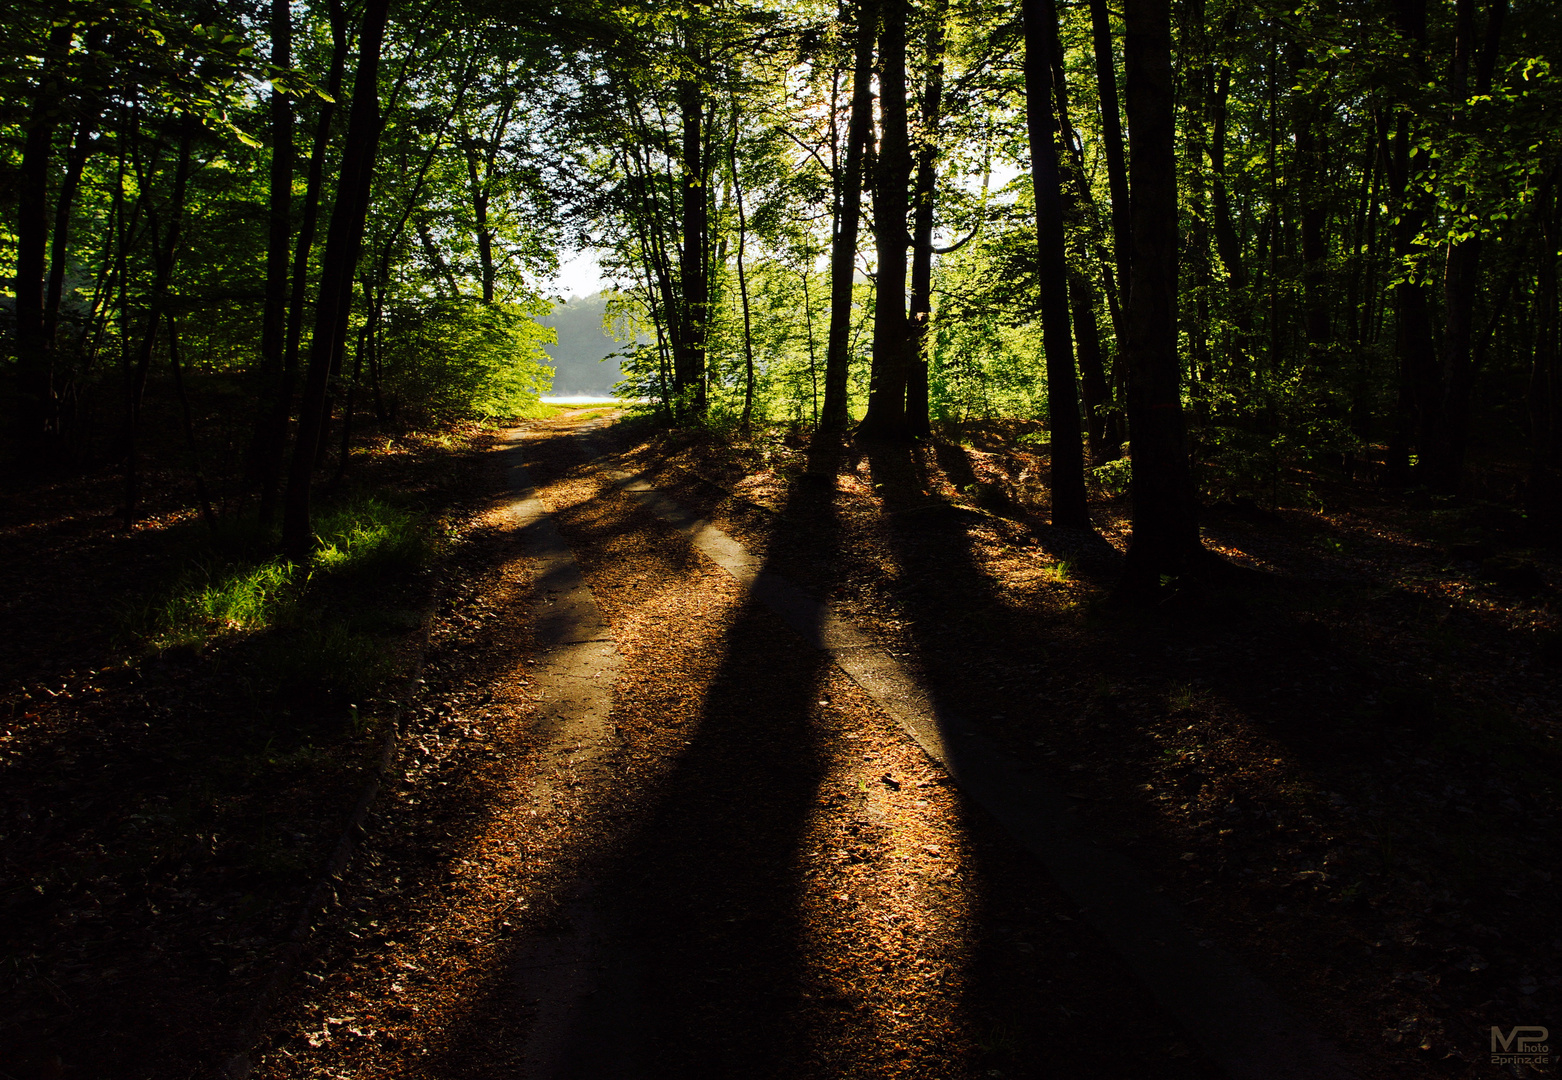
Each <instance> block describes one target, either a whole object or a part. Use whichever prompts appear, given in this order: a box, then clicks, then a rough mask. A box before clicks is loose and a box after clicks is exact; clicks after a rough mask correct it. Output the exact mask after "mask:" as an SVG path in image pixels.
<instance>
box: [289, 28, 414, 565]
mask: <svg viewBox="0 0 1562 1080" xmlns="http://www.w3.org/2000/svg"><path fill="white" fill-rule="evenodd" d="M389 9H390V0H365V3H364V10H363V26H362V29H361V31H360V34H359V45H358V72H357V76H356V78H355V80H354V86H353V98H352V110H351V112H350V114H349V116H348V121H347V137H346V139H345V140H344V142H343V147H342V171H341V179H340V180H339V181H338V184H337V197H336V206H335V207H334V208H333V209H332V211H331V226H330V229H329V230H328V232H327V234H326V240H325V254H324V257H323V258H322V259H321V262H320V298H319V301H318V303H317V304H316V305H315V331H314V338H313V340H312V341H311V342H310V345H309V370H308V375H307V377H306V380H305V385H304V396H303V401H302V402H301V404H300V406H299V416H298V435H297V438H296V439H295V441H294V444H293V458H292V462H291V465H290V467H289V469H288V486H287V502H286V506H285V507H284V509H283V517H282V544H283V547H284V549H285V550H286V551H287V553H288V554H289V555H290V556H292V557H293V558H297V559H302V558H303V557H305V556H306V555H307V554H308V553H309V549H310V548H311V546H312V545H313V542H314V528H313V524H312V522H311V520H310V506H309V495H310V484H311V481H312V479H313V474H314V462H315V458H316V455H317V454H318V452H319V441H320V433H321V429H322V426H323V423H324V419H325V407H326V391H327V389H328V387H327V383H328V380H329V377H330V372H331V369H332V367H333V366H336V363H337V358H338V357H339V356H340V354H341V351H342V347H343V345H344V344H345V342H346V338H347V317H348V313H349V309H350V307H351V299H352V285H353V274H354V271H355V270H356V268H357V264H358V252H359V249H360V247H361V246H362V244H363V227H364V222H365V220H366V219H367V217H368V213H369V192H370V187H371V184H372V181H373V178H374V162H375V157H376V156H377V153H378V150H379V139H380V117H379V111H380V110H379V68H380V45H381V43H382V41H383V40H384V37H385V22H386V16H387V14H388V12H389Z"/></svg>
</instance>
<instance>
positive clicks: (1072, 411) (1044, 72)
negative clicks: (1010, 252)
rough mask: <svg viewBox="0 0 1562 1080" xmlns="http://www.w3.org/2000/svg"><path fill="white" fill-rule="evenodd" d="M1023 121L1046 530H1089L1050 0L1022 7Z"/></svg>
mask: <svg viewBox="0 0 1562 1080" xmlns="http://www.w3.org/2000/svg"><path fill="white" fill-rule="evenodd" d="M1020 10H1021V14H1022V17H1023V19H1024V22H1025V118H1026V127H1027V129H1028V131H1029V134H1030V156H1031V184H1032V186H1033V188H1034V190H1035V193H1036V241H1037V248H1038V251H1037V255H1038V258H1037V263H1036V277H1037V281H1038V283H1039V285H1040V290H1041V295H1040V298H1039V301H1040V303H1039V307H1040V309H1041V335H1042V347H1043V348H1044V349H1045V350H1046V354H1047V417H1048V423H1049V426H1050V427H1051V429H1052V430H1051V436H1052V524H1054V525H1057V526H1059V527H1062V528H1068V529H1087V528H1089V527H1090V512H1089V510H1088V508H1087V507H1086V503H1085V453H1084V447H1083V445H1082V443H1081V441H1080V425H1079V395H1078V389H1077V384H1076V383H1075V380H1074V341H1073V334H1072V331H1071V329H1070V327H1069V310H1068V254H1067V252H1066V250H1065V247H1064V239H1063V178H1062V174H1061V172H1060V170H1059V169H1058V143H1057V136H1058V118H1057V116H1056V115H1055V113H1054V111H1053V94H1054V91H1055V89H1056V87H1055V85H1054V83H1053V78H1052V42H1053V40H1054V38H1055V37H1056V28H1057V9H1056V8H1055V7H1053V0H1023V2H1022V4H1021V8H1020Z"/></svg>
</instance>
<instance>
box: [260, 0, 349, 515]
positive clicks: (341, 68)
mask: <svg viewBox="0 0 1562 1080" xmlns="http://www.w3.org/2000/svg"><path fill="white" fill-rule="evenodd" d="M329 10H330V17H331V42H332V45H331V68H330V72H329V74H328V75H327V76H326V93H327V95H328V96H329V98H330V100H328V101H325V102H322V104H321V106H320V116H319V118H318V120H317V121H316V124H315V134H314V142H313V145H312V146H311V147H310V151H309V169H308V172H307V174H306V176H305V180H304V210H303V214H302V217H301V220H300V221H299V225H298V239H297V241H296V243H295V246H294V248H293V268H292V282H291V283H290V284H289V286H288V289H287V296H288V304H287V324H286V334H285V338H284V341H283V348H282V369H281V373H280V377H279V384H278V386H277V388H276V390H275V391H274V394H273V397H272V399H271V407H270V410H269V412H267V413H266V414H265V415H263V416H262V417H261V418H260V420H259V422H258V423H257V425H256V434H255V446H256V453H255V456H256V457H257V458H258V459H259V476H260V508H259V517H260V521H261V524H263V525H268V526H269V525H270V524H271V523H272V522H273V521H275V520H276V512H277V501H278V496H279V494H280V488H281V484H282V469H283V464H284V462H285V459H286V453H287V421H288V416H289V414H290V413H291V412H292V411H293V392H294V389H295V387H296V384H297V382H298V356H299V346H300V341H301V339H302V337H303V330H304V294H305V292H306V291H307V288H306V286H307V285H308V281H309V253H310V252H311V251H312V250H313V248H314V242H315V229H316V225H317V224H318V222H319V219H320V193H321V189H322V187H323V186H324V179H325V155H326V150H327V149H328V148H329V146H330V141H331V121H332V119H333V118H334V117H335V115H336V106H335V101H336V99H337V98H338V97H340V95H341V88H342V81H343V77H344V75H345V72H346V68H347V16H346V14H345V12H344V11H343V9H342V2H341V0H330V6H329ZM268 262H269V252H268Z"/></svg>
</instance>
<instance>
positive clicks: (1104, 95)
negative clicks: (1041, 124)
mask: <svg viewBox="0 0 1562 1080" xmlns="http://www.w3.org/2000/svg"><path fill="white" fill-rule="evenodd" d="M1090 38H1091V43H1092V45H1093V47H1094V51H1095V61H1096V92H1097V94H1098V95H1099V97H1100V100H1101V146H1102V149H1103V150H1104V151H1105V154H1106V176H1107V190H1108V191H1109V192H1110V193H1111V196H1112V250H1113V251H1114V252H1115V253H1116V255H1117V280H1118V283H1119V284H1120V286H1121V288H1122V290H1123V292H1125V293H1126V292H1127V291H1128V283H1129V281H1130V280H1131V279H1130V277H1129V273H1130V266H1129V263H1130V260H1131V258H1132V252H1133V223H1132V220H1131V218H1130V215H1129V209H1130V206H1129V202H1128V163H1127V159H1126V158H1125V156H1124V154H1123V122H1122V119H1121V117H1120V115H1119V113H1118V102H1117V62H1116V60H1115V59H1114V58H1113V54H1112V16H1111V14H1110V12H1108V11H1107V6H1106V0H1090ZM1126 300H1127V297H1126V296H1125V297H1124V301H1125V302H1126Z"/></svg>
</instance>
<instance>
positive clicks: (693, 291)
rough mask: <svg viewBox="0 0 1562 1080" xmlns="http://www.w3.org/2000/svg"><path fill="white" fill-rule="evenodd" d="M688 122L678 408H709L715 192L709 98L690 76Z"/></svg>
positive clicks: (683, 104) (681, 99)
mask: <svg viewBox="0 0 1562 1080" xmlns="http://www.w3.org/2000/svg"><path fill="white" fill-rule="evenodd" d="M678 107H679V109H680V111H681V113H682V121H683V160H682V167H683V177H682V181H681V185H682V194H683V203H682V216H683V230H682V232H683V246H682V247H681V249H680V250H679V260H678V279H679V282H678V283H679V286H680V292H681V294H682V295H681V297H680V301H681V302H680V303H679V305H678V308H677V311H676V312H675V316H676V317H677V318H678V320H679V322H680V323H681V332H680V333H677V334H675V335H674V336H673V340H674V341H675V342H676V346H677V347H676V348H675V351H674V354H673V391H674V394H675V395H676V401H677V406H678V408H680V409H689V410H692V411H693V412H694V413H696V414H699V413H703V412H704V411H705V342H706V338H707V333H708V330H709V323H710V283H709V281H708V280H707V276H706V270H707V258H708V248H709V247H710V193H709V191H708V190H707V187H708V185H707V181H708V179H709V177H708V175H707V174H708V173H709V171H710V169H709V166H708V164H707V163H706V161H705V96H704V94H703V93H702V92H701V91H700V86H699V83H697V82H695V81H694V80H693V79H689V80H686V81H685V82H684V83H683V85H682V87H681V88H680V90H679V92H678Z"/></svg>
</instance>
